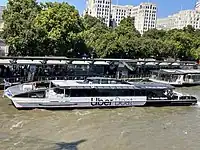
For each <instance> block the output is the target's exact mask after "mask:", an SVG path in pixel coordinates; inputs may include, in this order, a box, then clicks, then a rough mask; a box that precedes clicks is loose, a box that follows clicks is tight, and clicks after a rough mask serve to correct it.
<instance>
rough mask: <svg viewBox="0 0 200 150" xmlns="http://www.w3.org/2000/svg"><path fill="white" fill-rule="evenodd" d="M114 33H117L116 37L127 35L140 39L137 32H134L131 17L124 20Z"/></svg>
mask: <svg viewBox="0 0 200 150" xmlns="http://www.w3.org/2000/svg"><path fill="white" fill-rule="evenodd" d="M115 31H116V32H117V34H118V35H127V36H129V37H131V36H136V37H140V36H141V35H140V33H139V31H137V30H136V28H135V26H134V18H132V17H127V18H124V19H123V20H122V21H121V22H120V24H119V26H118V27H116V28H115Z"/></svg>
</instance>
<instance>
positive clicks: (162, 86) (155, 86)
mask: <svg viewBox="0 0 200 150" xmlns="http://www.w3.org/2000/svg"><path fill="white" fill-rule="evenodd" d="M132 84H134V85H135V86H136V87H137V88H139V89H174V87H173V86H171V85H169V84H164V83H157V82H135V83H132Z"/></svg>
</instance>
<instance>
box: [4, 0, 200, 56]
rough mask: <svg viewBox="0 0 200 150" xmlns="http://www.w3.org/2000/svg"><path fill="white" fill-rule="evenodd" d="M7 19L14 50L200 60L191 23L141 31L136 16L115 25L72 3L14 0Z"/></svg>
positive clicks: (199, 38) (198, 35) (199, 35)
mask: <svg viewBox="0 0 200 150" xmlns="http://www.w3.org/2000/svg"><path fill="white" fill-rule="evenodd" d="M3 19H4V24H5V26H4V30H3V33H2V37H3V38H4V39H5V41H6V43H7V44H8V45H9V46H10V49H9V53H10V55H23V56H25V55H30V56H44V55H55V56H61V55H62V56H67V57H81V56H82V55H83V54H87V55H89V56H92V55H93V56H95V57H103V58H108V57H112V58H146V57H154V58H159V59H160V58H167V57H172V58H175V59H182V60H189V59H200V30H195V29H194V28H193V27H192V26H190V25H189V26H187V27H185V28H183V29H182V30H180V29H173V30H169V31H164V30H157V29H151V30H148V31H147V32H145V33H144V34H143V35H141V34H140V33H139V32H138V31H137V30H136V28H135V26H134V18H131V17H127V18H124V19H123V20H122V21H121V22H120V24H119V26H117V27H115V28H109V27H107V26H106V25H105V24H104V23H103V22H102V20H100V19H98V18H95V17H92V16H89V15H86V16H84V17H82V18H81V17H80V16H79V13H78V11H77V10H76V9H75V8H74V7H73V6H70V5H69V4H68V3H64V2H63V3H57V2H55V3H51V2H49V3H41V4H37V3H36V0H9V1H8V4H7V7H6V10H5V11H4V13H3Z"/></svg>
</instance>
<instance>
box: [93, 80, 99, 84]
mask: <svg viewBox="0 0 200 150" xmlns="http://www.w3.org/2000/svg"><path fill="white" fill-rule="evenodd" d="M92 83H93V84H100V80H98V79H94V80H93V81H92Z"/></svg>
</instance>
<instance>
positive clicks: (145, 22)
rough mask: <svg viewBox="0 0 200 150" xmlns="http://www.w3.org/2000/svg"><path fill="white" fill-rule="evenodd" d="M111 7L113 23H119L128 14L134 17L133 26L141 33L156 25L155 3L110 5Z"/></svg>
mask: <svg viewBox="0 0 200 150" xmlns="http://www.w3.org/2000/svg"><path fill="white" fill-rule="evenodd" d="M111 8H112V10H111V15H112V20H113V22H115V25H119V23H120V21H121V20H122V19H123V18H126V17H128V16H130V17H133V18H134V24H135V28H136V29H137V30H138V31H139V32H140V33H142V34H143V33H144V32H145V31H147V30H149V29H152V28H155V27H156V20H157V15H156V14H157V8H156V4H153V3H141V4H140V5H138V6H130V5H127V6H122V5H112V7H111Z"/></svg>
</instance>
